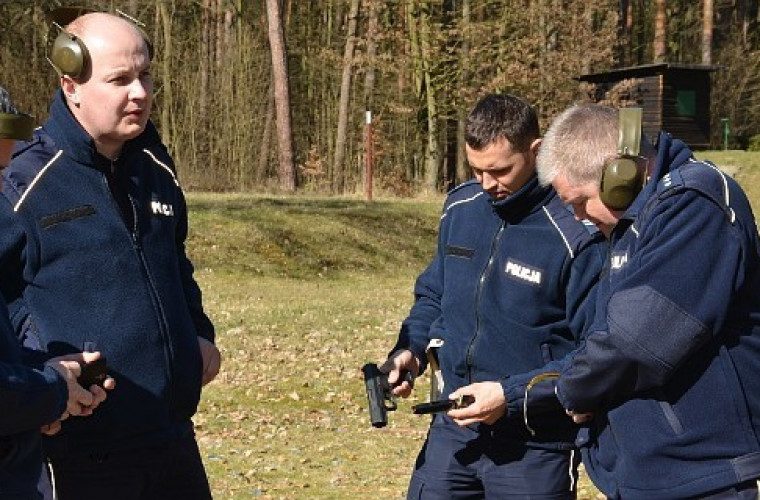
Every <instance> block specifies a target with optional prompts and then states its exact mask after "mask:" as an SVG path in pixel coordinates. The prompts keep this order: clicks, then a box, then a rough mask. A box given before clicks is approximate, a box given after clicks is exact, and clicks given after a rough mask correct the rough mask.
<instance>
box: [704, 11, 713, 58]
mask: <svg viewBox="0 0 760 500" xmlns="http://www.w3.org/2000/svg"><path fill="white" fill-rule="evenodd" d="M712 41H713V0H703V2H702V64H712Z"/></svg>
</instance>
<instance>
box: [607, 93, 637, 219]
mask: <svg viewBox="0 0 760 500" xmlns="http://www.w3.org/2000/svg"><path fill="white" fill-rule="evenodd" d="M618 117H619V118H618V132H619V134H618V145H617V149H618V151H617V153H618V154H617V156H616V157H614V158H612V159H610V160H608V161H607V162H606V163H605V165H604V170H602V180H601V183H600V185H599V199H601V200H602V203H604V204H605V205H606V206H607V207H609V208H611V209H612V210H625V209H626V208H628V206H629V205H630V204H631V203H633V200H635V199H636V196H637V195H638V194H639V192H640V191H641V188H643V187H644V180H643V179H644V176H643V175H642V173H641V172H640V170H639V167H638V166H637V165H636V162H635V161H634V160H633V158H632V157H635V156H638V154H639V147H640V145H641V121H642V109H641V108H622V109H619V110H618Z"/></svg>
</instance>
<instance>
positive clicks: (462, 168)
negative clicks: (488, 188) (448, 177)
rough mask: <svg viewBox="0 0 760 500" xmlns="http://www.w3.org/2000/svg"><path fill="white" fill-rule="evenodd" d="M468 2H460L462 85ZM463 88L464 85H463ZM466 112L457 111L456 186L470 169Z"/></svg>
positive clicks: (467, 53) (465, 70) (466, 52)
mask: <svg viewBox="0 0 760 500" xmlns="http://www.w3.org/2000/svg"><path fill="white" fill-rule="evenodd" d="M470 18H471V11H470V0H462V55H461V58H460V60H461V63H460V65H461V69H460V72H461V75H462V80H463V82H462V83H463V84H464V82H465V81H466V80H468V79H469V72H468V66H469V65H468V64H467V62H468V60H469V58H470ZM463 86H464V85H463ZM467 112H468V110H467V109H465V108H464V107H463V106H460V107H459V110H458V111H457V114H458V116H457V166H456V184H459V183H461V182H464V181H465V180H467V179H469V178H470V169H469V168H468V166H467V154H466V150H465V140H464V137H465V130H466V128H467Z"/></svg>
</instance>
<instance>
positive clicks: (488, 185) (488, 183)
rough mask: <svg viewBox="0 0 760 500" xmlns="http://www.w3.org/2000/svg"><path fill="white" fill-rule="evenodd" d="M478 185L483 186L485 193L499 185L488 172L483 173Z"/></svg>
mask: <svg viewBox="0 0 760 500" xmlns="http://www.w3.org/2000/svg"><path fill="white" fill-rule="evenodd" d="M480 183H481V184H482V185H483V189H485V190H486V191H489V190H491V189H493V188H495V187H496V186H497V185H498V184H499V183H498V182H496V178H495V177H494V176H493V175H491V174H489V173H488V172H483V174H482V180H481V181H480Z"/></svg>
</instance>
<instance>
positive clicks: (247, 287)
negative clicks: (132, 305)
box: [188, 151, 760, 500]
mask: <svg viewBox="0 0 760 500" xmlns="http://www.w3.org/2000/svg"><path fill="white" fill-rule="evenodd" d="M698 156H699V157H700V158H710V159H712V160H713V161H715V162H716V163H717V164H718V165H719V166H720V165H726V166H728V167H740V168H738V169H737V168H727V170H731V171H732V172H733V173H734V174H735V175H736V176H737V178H738V179H739V181H740V183H742V185H744V186H745V188H747V190H748V192H749V193H750V195H751V199H752V201H753V203H754V205H755V206H756V207H757V206H758V205H757V202H756V200H758V199H760V198H759V197H760V192H757V189H760V187H756V186H757V180H758V176H760V154H753V153H744V152H733V151H729V152H706V153H700V154H698ZM442 201H443V198H442V197H439V198H435V199H429V200H422V201H417V200H414V201H400V200H381V201H375V202H371V203H370V202H365V201H361V200H351V199H343V198H340V199H330V198H307V197H288V198H272V197H259V196H253V195H216V194H214V195H211V194H192V195H190V196H189V205H190V210H191V222H190V223H191V226H190V227H191V234H190V239H189V241H188V251H189V253H190V255H191V258H192V259H193V261H194V263H195V266H196V277H197V279H198V281H199V283H200V284H201V287H202V288H203V291H204V299H205V300H204V302H205V305H206V308H207V311H208V313H209V314H210V316H211V317H212V319H213V320H214V323H215V324H216V327H217V335H218V341H217V343H218V345H219V346H220V349H221V351H222V354H223V357H224V362H223V367H222V372H221V374H220V375H219V377H218V378H217V380H215V381H214V382H213V383H211V384H210V385H209V386H207V387H206V389H205V390H204V392H203V400H202V403H201V407H200V410H199V413H198V414H197V415H196V418H195V421H196V424H197V427H198V437H199V442H200V446H201V452H202V454H203V457H204V461H205V464H206V466H207V469H208V472H209V476H210V480H211V484H212V488H213V490H214V495H215V498H217V499H252V498H255V499H258V498H261V499H280V498H282V499H337V500H341V499H355V498H387V499H398V498H403V496H404V492H405V488H406V485H407V481H408V478H409V474H410V472H411V469H412V466H413V463H414V459H415V457H416V455H417V452H418V451H419V449H420V447H421V445H422V442H423V440H424V437H425V432H426V430H427V422H428V421H427V418H426V417H417V416H414V415H412V414H411V412H410V407H411V405H412V404H414V403H415V402H417V401H421V400H424V399H426V394H427V390H428V382H427V377H424V378H423V379H422V381H421V383H419V384H418V387H417V390H416V393H415V396H414V397H413V398H412V399H411V400H406V401H401V402H400V403H399V410H398V411H396V412H395V413H391V414H390V416H389V420H390V423H389V425H388V427H386V428H384V429H373V428H371V427H370V425H369V420H368V416H367V410H366V396H365V392H364V385H363V382H362V377H361V372H360V370H359V369H360V367H361V365H362V364H363V363H365V362H369V361H373V362H380V361H382V360H383V359H384V358H385V355H386V354H387V352H388V350H389V349H390V348H391V347H392V346H393V344H394V342H395V338H396V334H397V331H398V326H399V323H400V322H401V320H402V319H403V318H404V316H405V315H406V313H407V312H408V309H409V307H410V306H411V304H412V300H413V296H412V287H413V284H414V279H415V278H416V276H417V274H418V273H419V272H420V271H421V270H422V269H423V268H424V266H425V265H426V264H427V262H428V260H429V259H430V257H431V256H432V253H433V251H434V248H435V239H436V233H437V224H438V217H439V212H440V208H441V203H442ZM597 495H598V492H597V491H596V490H595V489H594V488H593V486H592V485H591V484H590V483H589V482H588V480H587V479H585V478H584V479H583V480H582V482H581V486H580V495H579V496H580V498H582V499H593V498H596V497H597Z"/></svg>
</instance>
